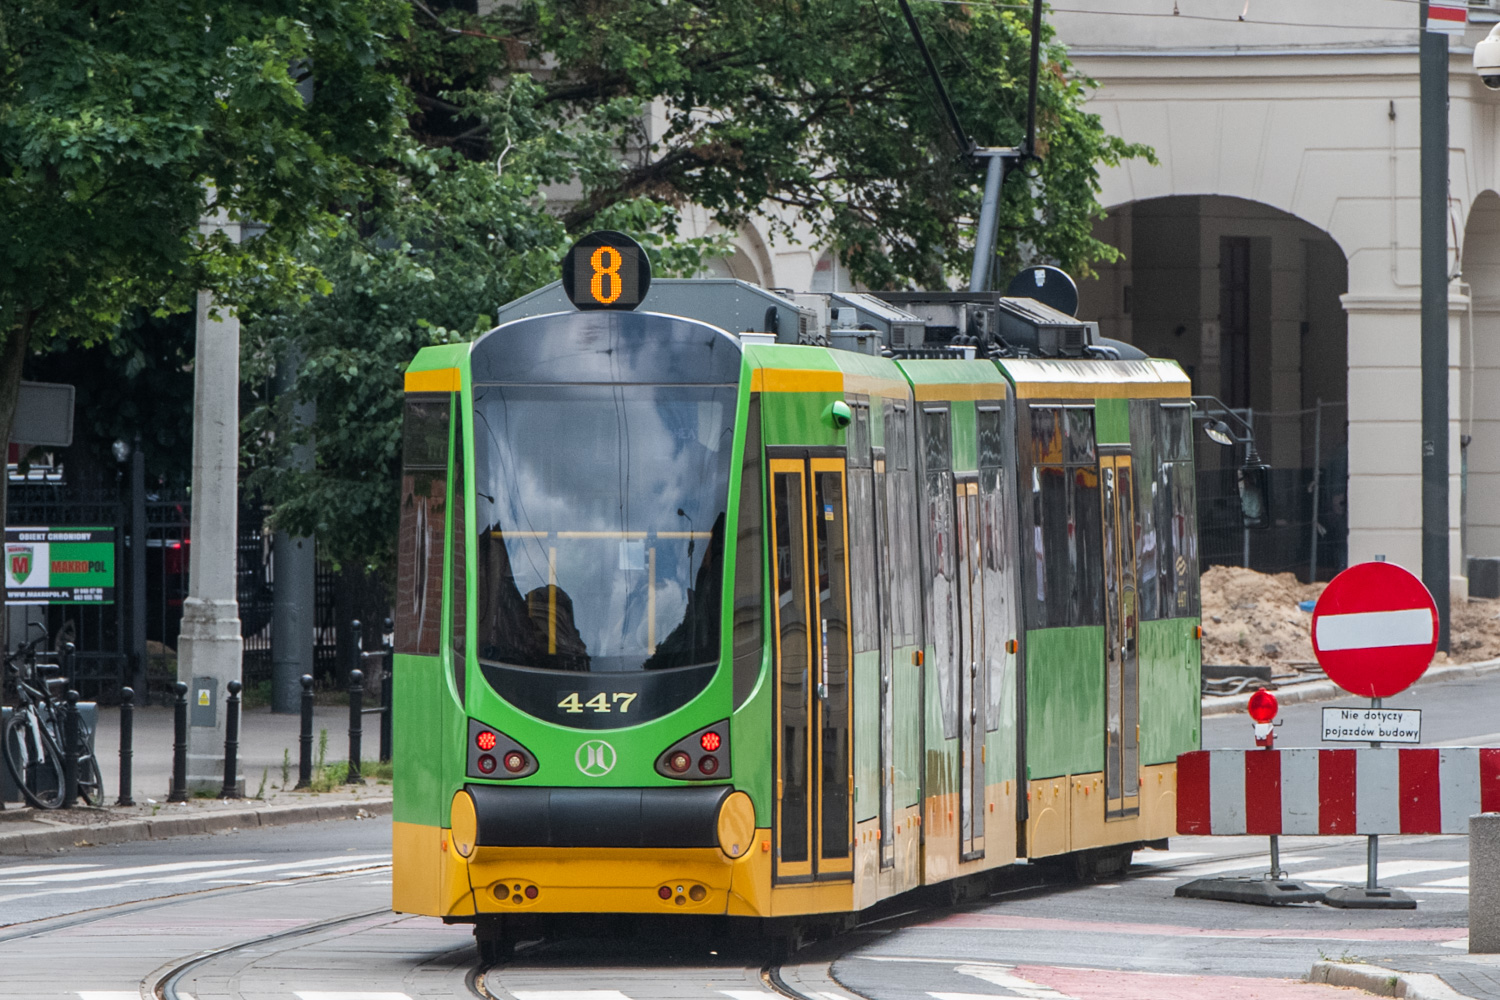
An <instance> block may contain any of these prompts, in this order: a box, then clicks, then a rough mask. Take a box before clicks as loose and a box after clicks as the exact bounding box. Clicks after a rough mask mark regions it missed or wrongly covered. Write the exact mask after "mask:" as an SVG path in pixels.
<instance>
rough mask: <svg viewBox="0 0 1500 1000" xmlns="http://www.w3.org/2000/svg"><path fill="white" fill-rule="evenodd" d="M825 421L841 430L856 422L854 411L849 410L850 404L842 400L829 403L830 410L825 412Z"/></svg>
mask: <svg viewBox="0 0 1500 1000" xmlns="http://www.w3.org/2000/svg"><path fill="white" fill-rule="evenodd" d="M823 419H825V420H827V421H828V422H829V423H831V424H833V426H834V427H837V428H838V429H839V430H843V429H844V428H845V427H848V426H849V424H850V423H851V422H852V421H853V420H854V411H853V410H851V409H849V404H848V403H846V402H844V401H843V400H842V399H836V400H834V401H833V402H831V403H829V404H828V408H827V409H826V410H824V411H823Z"/></svg>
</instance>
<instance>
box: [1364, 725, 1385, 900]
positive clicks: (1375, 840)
mask: <svg viewBox="0 0 1500 1000" xmlns="http://www.w3.org/2000/svg"><path fill="white" fill-rule="evenodd" d="M1380 705H1381V700H1380V699H1379V698H1371V699H1370V707H1371V708H1379V707H1380ZM1379 731H1380V730H1379V729H1376V732H1377V733H1378V732H1379ZM1370 749H1372V750H1379V749H1380V741H1379V740H1372V741H1371V742H1370ZM1379 871H1380V837H1379V835H1378V834H1374V833H1372V834H1370V839H1369V843H1368V846H1367V847H1366V850H1365V888H1366V889H1374V888H1377V887H1378V886H1379V885H1380V880H1379V878H1378V877H1377V876H1378V874H1379Z"/></svg>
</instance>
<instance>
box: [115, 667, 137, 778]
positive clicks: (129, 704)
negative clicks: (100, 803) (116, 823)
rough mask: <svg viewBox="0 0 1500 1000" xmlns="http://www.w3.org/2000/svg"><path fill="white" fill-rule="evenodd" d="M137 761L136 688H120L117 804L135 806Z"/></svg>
mask: <svg viewBox="0 0 1500 1000" xmlns="http://www.w3.org/2000/svg"><path fill="white" fill-rule="evenodd" d="M134 763H135V689H134V688H128V687H125V688H121V689H120V797H119V798H118V799H116V800H115V805H120V806H133V805H135V799H134V798H132V797H131V794H130V786H131V785H132V784H134V782H133V781H132V775H131V773H130V770H131V766H132V765H133V764H134Z"/></svg>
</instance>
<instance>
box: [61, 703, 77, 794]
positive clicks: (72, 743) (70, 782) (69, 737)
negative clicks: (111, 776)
mask: <svg viewBox="0 0 1500 1000" xmlns="http://www.w3.org/2000/svg"><path fill="white" fill-rule="evenodd" d="M66 697H67V701H66V703H65V704H64V705H63V719H62V723H63V725H62V744H63V797H62V807H63V808H64V809H71V808H72V807H73V806H76V805H77V804H78V692H77V691H74V690H73V689H72V688H69V689H68V693H67V696H66Z"/></svg>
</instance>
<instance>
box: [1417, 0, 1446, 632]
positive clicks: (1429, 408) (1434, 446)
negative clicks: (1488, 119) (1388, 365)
mask: <svg viewBox="0 0 1500 1000" xmlns="http://www.w3.org/2000/svg"><path fill="white" fill-rule="evenodd" d="M1423 13H1424V14H1425V13H1426V4H1423ZM1422 27H1423V30H1422V32H1421V40H1422V44H1421V108H1422V155H1421V161H1422V171H1421V178H1422V181H1421V183H1422V226H1421V233H1422V341H1421V344H1422V350H1421V357H1422V582H1423V583H1424V584H1426V585H1427V589H1428V591H1429V592H1430V593H1431V594H1432V598H1433V600H1434V601H1435V602H1436V603H1437V609H1438V649H1440V650H1444V651H1446V650H1447V649H1448V625H1449V620H1448V581H1449V572H1450V568H1449V565H1448V436H1449V428H1448V36H1447V35H1444V34H1440V33H1437V32H1432V31H1427V30H1426V24H1425V23H1424V24H1423V26H1422Z"/></svg>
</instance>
